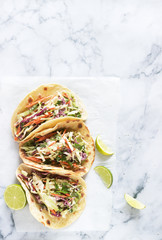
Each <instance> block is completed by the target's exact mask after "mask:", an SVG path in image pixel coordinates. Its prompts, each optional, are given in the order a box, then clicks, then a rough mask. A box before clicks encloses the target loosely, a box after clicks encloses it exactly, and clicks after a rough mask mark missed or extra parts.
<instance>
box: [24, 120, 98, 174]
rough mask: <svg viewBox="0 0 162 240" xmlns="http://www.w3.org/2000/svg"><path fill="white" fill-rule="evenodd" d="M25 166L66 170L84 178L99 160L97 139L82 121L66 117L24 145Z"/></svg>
mask: <svg viewBox="0 0 162 240" xmlns="http://www.w3.org/2000/svg"><path fill="white" fill-rule="evenodd" d="M19 154H20V157H21V158H22V160H23V162H24V163H26V164H28V165H30V166H36V167H38V168H41V169H52V168H53V167H54V168H55V167H57V168H64V169H65V170H70V171H73V172H75V173H76V174H78V175H80V176H83V175H84V174H86V173H87V172H88V171H89V169H90V167H91V165H92V163H93V161H94V157H95V147H94V141H93V138H92V137H91V136H90V132H89V130H88V128H87V126H86V125H85V124H84V122H83V121H82V120H81V119H77V118H73V117H71V118H70V117H66V118H62V119H57V120H56V121H55V123H53V122H49V123H48V128H47V129H44V130H43V131H41V132H38V133H36V134H35V135H34V136H33V137H32V138H30V139H29V140H26V141H25V142H22V143H20V145H19Z"/></svg>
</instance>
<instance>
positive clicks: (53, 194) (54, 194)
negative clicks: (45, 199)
mask: <svg viewBox="0 0 162 240" xmlns="http://www.w3.org/2000/svg"><path fill="white" fill-rule="evenodd" d="M51 195H52V196H56V197H63V198H66V197H67V196H64V195H59V194H56V193H51Z"/></svg>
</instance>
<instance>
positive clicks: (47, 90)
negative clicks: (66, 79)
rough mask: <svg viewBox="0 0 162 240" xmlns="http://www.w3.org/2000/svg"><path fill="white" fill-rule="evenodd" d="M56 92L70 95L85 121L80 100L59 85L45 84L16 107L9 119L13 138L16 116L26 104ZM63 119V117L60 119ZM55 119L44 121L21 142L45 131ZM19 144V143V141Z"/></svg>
mask: <svg viewBox="0 0 162 240" xmlns="http://www.w3.org/2000/svg"><path fill="white" fill-rule="evenodd" d="M57 91H59V92H60V91H65V92H67V93H69V94H72V95H73V96H74V98H75V100H76V104H77V106H78V107H79V109H80V111H81V112H82V117H81V119H82V120H86V119H87V112H86V110H85V106H84V104H83V103H82V101H81V100H80V98H79V97H78V96H77V95H76V94H75V93H74V92H73V91H71V90H70V89H68V88H66V87H64V86H62V85H59V84H45V85H41V86H39V87H38V88H37V89H35V90H33V91H32V92H30V93H29V94H28V95H27V96H26V97H25V98H24V99H23V100H22V101H21V102H20V103H19V105H18V107H17V108H16V110H15V111H14V113H13V116H12V119H11V130H12V134H13V136H14V123H16V121H17V114H19V113H21V112H23V111H25V109H26V106H27V104H29V103H31V102H34V101H36V100H37V99H38V98H39V97H47V96H50V95H54V94H55V93H56V92H57ZM61 118H63V117H61ZM56 120H57V119H53V120H49V121H46V122H45V123H42V124H41V125H40V126H39V127H38V128H36V129H35V130H33V131H32V132H31V133H30V134H29V135H28V136H27V137H26V138H24V139H23V140H22V141H24V140H26V139H29V138H31V137H32V136H33V135H34V134H35V133H36V132H40V131H42V130H43V129H45V128H46V127H47V126H48V122H55V121H56ZM19 142H21V141H19Z"/></svg>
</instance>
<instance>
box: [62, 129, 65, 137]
mask: <svg viewBox="0 0 162 240" xmlns="http://www.w3.org/2000/svg"><path fill="white" fill-rule="evenodd" d="M65 133H66V129H65V130H64V132H63V134H62V138H63V136H64V135H65Z"/></svg>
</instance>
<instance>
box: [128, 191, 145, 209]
mask: <svg viewBox="0 0 162 240" xmlns="http://www.w3.org/2000/svg"><path fill="white" fill-rule="evenodd" d="M124 198H125V200H126V202H127V203H128V204H129V205H130V206H131V207H133V208H136V209H144V208H145V207H146V206H145V205H144V204H143V203H141V202H139V201H138V200H136V199H135V198H133V197H131V196H130V195H129V194H127V193H125V194H124Z"/></svg>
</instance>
